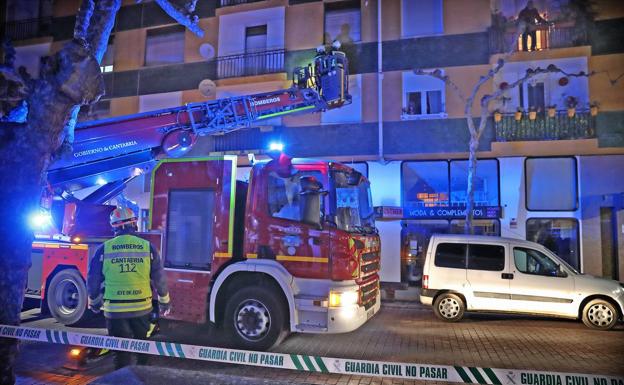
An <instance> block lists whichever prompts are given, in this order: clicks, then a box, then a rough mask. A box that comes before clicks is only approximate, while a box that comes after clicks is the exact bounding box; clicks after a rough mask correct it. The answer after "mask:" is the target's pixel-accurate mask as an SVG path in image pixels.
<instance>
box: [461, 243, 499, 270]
mask: <svg viewBox="0 0 624 385" xmlns="http://www.w3.org/2000/svg"><path fill="white" fill-rule="evenodd" d="M468 250H469V251H468V268H469V269H471V270H486V271H502V270H503V269H504V268H505V248H504V247H503V246H497V245H474V244H471V245H469V246H468Z"/></svg>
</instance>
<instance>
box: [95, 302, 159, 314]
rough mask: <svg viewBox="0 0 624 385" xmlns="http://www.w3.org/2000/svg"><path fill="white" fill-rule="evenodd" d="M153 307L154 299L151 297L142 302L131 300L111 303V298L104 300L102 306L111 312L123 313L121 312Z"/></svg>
mask: <svg viewBox="0 0 624 385" xmlns="http://www.w3.org/2000/svg"><path fill="white" fill-rule="evenodd" d="M151 308H152V300H151V299H150V298H146V299H145V300H143V301H141V302H130V303H111V302H110V301H109V300H105V301H104V305H103V306H102V310H104V311H106V312H109V313H121V312H131V311H139V310H147V309H151Z"/></svg>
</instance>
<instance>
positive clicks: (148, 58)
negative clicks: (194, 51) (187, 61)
mask: <svg viewBox="0 0 624 385" xmlns="http://www.w3.org/2000/svg"><path fill="white" fill-rule="evenodd" d="M183 61H184V27H182V26H178V25H175V26H172V27H165V28H158V29H150V30H148V31H147V38H146V42H145V65H146V66H154V65H164V64H175V63H182V62H183Z"/></svg>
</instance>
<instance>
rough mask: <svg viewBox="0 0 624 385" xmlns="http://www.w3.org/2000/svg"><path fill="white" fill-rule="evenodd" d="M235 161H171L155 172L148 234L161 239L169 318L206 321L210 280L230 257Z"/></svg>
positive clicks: (228, 159) (204, 159) (153, 173)
mask: <svg viewBox="0 0 624 385" xmlns="http://www.w3.org/2000/svg"><path fill="white" fill-rule="evenodd" d="M235 189H236V157H234V156H223V157H207V158H198V159H168V160H164V161H162V162H161V163H159V164H158V166H156V168H155V169H154V171H153V172H152V189H151V194H152V196H151V201H152V210H151V213H150V215H151V217H150V228H151V229H152V230H159V231H160V232H161V233H162V234H163V250H162V256H163V261H164V265H165V271H166V273H167V280H168V285H169V292H170V296H171V305H172V306H171V315H170V316H169V318H172V319H176V320H181V321H188V322H196V323H202V322H204V321H205V320H206V308H207V304H208V292H209V288H210V278H211V274H212V273H213V272H214V271H216V270H217V269H218V268H219V266H221V265H222V264H224V263H226V262H227V261H228V260H229V259H230V258H231V257H232V247H233V226H234V199H233V198H232V197H234V196H235V193H236V191H235Z"/></svg>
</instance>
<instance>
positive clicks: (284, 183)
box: [268, 171, 323, 221]
mask: <svg viewBox="0 0 624 385" xmlns="http://www.w3.org/2000/svg"><path fill="white" fill-rule="evenodd" d="M305 176H313V177H314V178H316V180H318V181H322V180H323V178H322V175H321V173H320V172H319V171H306V172H298V173H297V174H295V175H294V176H292V177H290V178H282V177H280V176H278V175H277V174H276V173H274V172H271V173H270V174H269V191H268V197H269V202H268V203H269V214H271V216H273V217H275V218H282V219H290V220H293V221H301V214H302V213H301V211H302V209H303V208H302V207H301V205H300V199H299V198H300V193H301V184H300V181H301V178H302V177H305ZM321 202H322V199H321ZM322 211H323V209H322V208H321V212H322Z"/></svg>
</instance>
